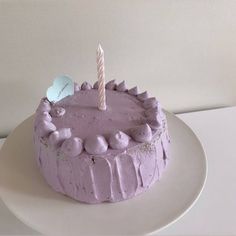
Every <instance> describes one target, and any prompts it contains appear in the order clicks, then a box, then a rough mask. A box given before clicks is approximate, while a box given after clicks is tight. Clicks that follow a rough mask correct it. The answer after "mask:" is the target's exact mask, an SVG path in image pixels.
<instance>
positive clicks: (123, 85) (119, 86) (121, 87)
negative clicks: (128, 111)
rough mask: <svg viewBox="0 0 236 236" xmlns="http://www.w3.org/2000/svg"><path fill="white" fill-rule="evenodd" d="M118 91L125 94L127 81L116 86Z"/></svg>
mask: <svg viewBox="0 0 236 236" xmlns="http://www.w3.org/2000/svg"><path fill="white" fill-rule="evenodd" d="M116 90H117V91H119V92H125V91H126V90H127V88H126V85H125V81H122V82H121V83H119V84H118V85H117V86H116Z"/></svg>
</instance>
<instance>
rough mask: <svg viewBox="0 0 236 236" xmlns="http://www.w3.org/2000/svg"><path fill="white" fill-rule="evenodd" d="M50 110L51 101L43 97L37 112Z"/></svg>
mask: <svg viewBox="0 0 236 236" xmlns="http://www.w3.org/2000/svg"><path fill="white" fill-rule="evenodd" d="M50 110H51V104H50V102H49V101H48V100H47V98H42V99H41V101H40V104H39V106H38V108H37V112H40V111H50Z"/></svg>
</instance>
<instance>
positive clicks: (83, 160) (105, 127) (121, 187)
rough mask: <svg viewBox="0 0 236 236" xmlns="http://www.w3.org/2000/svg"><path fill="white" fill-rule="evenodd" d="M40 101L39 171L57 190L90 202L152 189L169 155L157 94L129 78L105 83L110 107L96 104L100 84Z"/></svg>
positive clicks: (36, 132) (36, 126)
mask: <svg viewBox="0 0 236 236" xmlns="http://www.w3.org/2000/svg"><path fill="white" fill-rule="evenodd" d="M74 88H75V93H74V94H73V95H71V96H67V97H65V98H63V99H62V100H60V101H58V102H56V103H52V102H49V101H48V100H47V99H46V98H43V99H42V100H41V101H40V104H39V106H38V108H37V110H36V114H35V122H34V144H35V150H36V160H37V163H38V166H39V169H40V171H41V173H42V174H43V176H44V177H45V179H46V181H47V182H48V184H49V185H50V186H51V187H52V188H53V189H54V190H55V191H57V192H60V193H63V194H65V195H67V196H70V197H72V198H74V199H76V200H79V201H81V202H86V203H101V202H117V201H121V200H125V199H129V198H132V197H134V196H135V195H138V194H140V193H142V192H144V191H145V190H147V189H148V188H149V187H150V186H151V185H152V184H153V183H155V182H156V181H157V180H159V179H160V178H161V176H162V173H163V171H164V169H165V167H166V165H167V162H168V159H169V154H168V150H169V142H170V139H169V135H168V130H167V122H166V117H165V114H164V113H163V111H162V109H161V106H160V104H159V102H158V101H157V100H156V98H154V97H151V98H149V97H148V93H147V92H142V93H138V89H137V87H133V88H131V89H127V88H126V85H125V82H124V81H123V82H121V83H119V84H116V82H115V80H111V81H109V82H108V83H107V84H106V101H107V109H106V111H101V110H99V109H98V108H97V97H98V83H95V84H94V85H93V86H92V85H91V84H89V83H88V82H84V83H82V84H81V86H80V85H78V84H75V86H74Z"/></svg>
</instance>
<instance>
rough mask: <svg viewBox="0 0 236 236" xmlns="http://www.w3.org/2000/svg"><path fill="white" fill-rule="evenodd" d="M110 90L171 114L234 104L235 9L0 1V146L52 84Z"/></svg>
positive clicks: (181, 0) (164, 0) (232, 4)
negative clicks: (99, 78)
mask: <svg viewBox="0 0 236 236" xmlns="http://www.w3.org/2000/svg"><path fill="white" fill-rule="evenodd" d="M99 41H100V42H101V43H102V46H103V48H104V50H105V62H106V75H107V80H108V79H112V78H116V79H117V80H118V81H121V80H126V81H127V84H128V85H129V86H134V85H138V86H139V88H141V89H142V90H146V89H147V90H148V91H149V92H150V94H152V95H155V96H157V97H158V98H159V100H160V101H161V103H162V104H163V105H164V107H165V108H167V109H169V110H171V111H186V110H192V109H200V108H208V107H217V106H224V105H233V104H236V93H235V90H236V79H235V75H236V1H234V0H232V1H230V0H228V1H223V0H222V1H217V0H212V1H210V0H175V1H170V0H159V1H158V0H155V1H154V0H148V1H145V0H135V1H132V0H120V1H110V0H99V1H85V0H84V1H80V0H75V1H71V0H68V1H66V0H64V1H61V0H57V1H56V0H46V1H38V0H21V1H17V0H1V1H0V136H3V135H4V134H7V133H8V132H9V131H10V130H12V129H13V127H14V126H15V125H16V124H18V123H19V122H20V121H22V120H23V119H25V118H26V117H27V116H28V115H30V114H32V113H33V112H34V110H35V108H36V106H37V104H38V102H39V99H40V98H41V97H42V96H44V95H45V92H46V89H47V87H48V86H50V84H51V82H52V80H53V78H54V77H55V76H56V75H59V74H68V75H70V76H72V78H73V79H74V80H76V81H78V82H83V81H84V80H88V81H90V82H94V81H95V80H96V64H95V52H96V47H97V44H98V42H99Z"/></svg>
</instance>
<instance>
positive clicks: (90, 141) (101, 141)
mask: <svg viewBox="0 0 236 236" xmlns="http://www.w3.org/2000/svg"><path fill="white" fill-rule="evenodd" d="M84 148H85V150H86V151H87V152H88V153H89V154H102V153H104V152H106V151H107V149H108V143H107V141H106V139H105V138H104V137H103V136H101V135H95V136H91V137H88V138H87V139H86V140H85V144H84Z"/></svg>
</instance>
